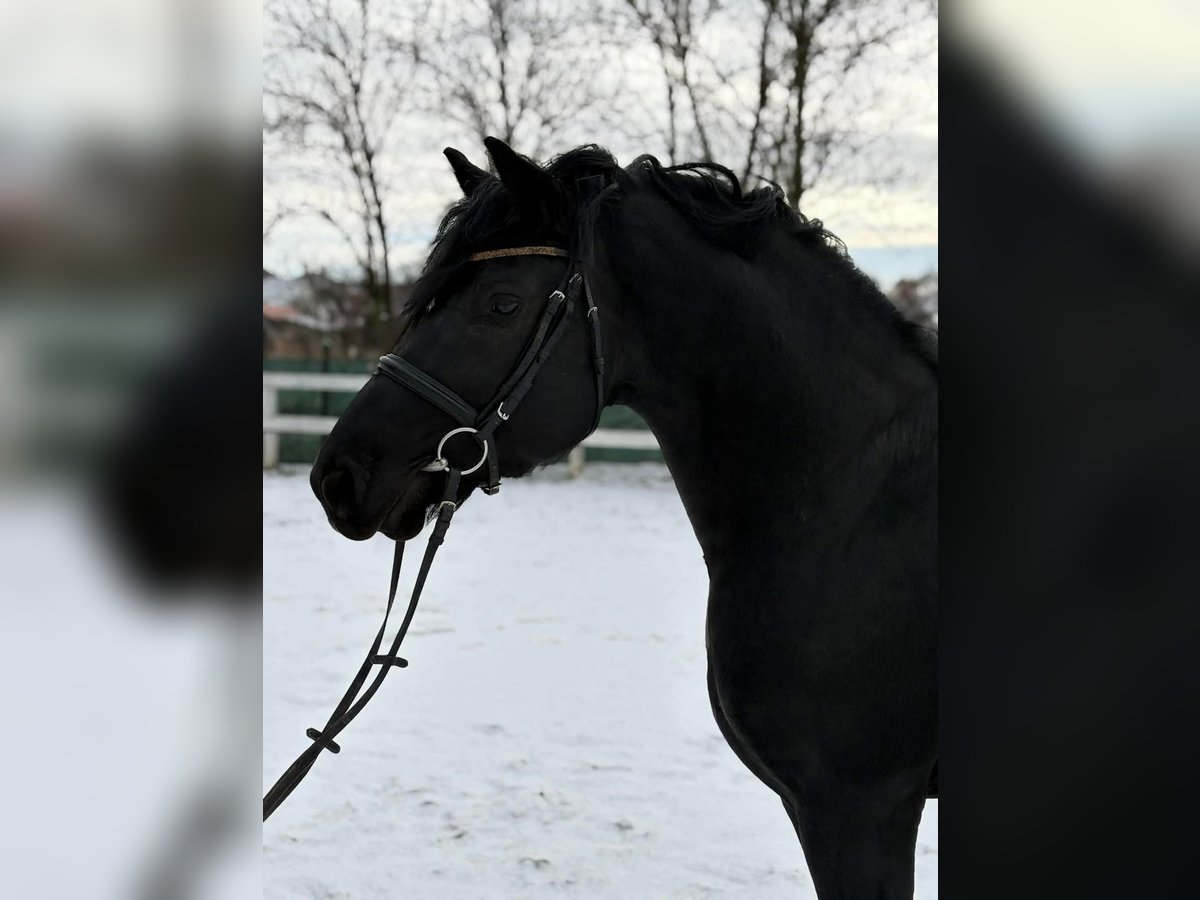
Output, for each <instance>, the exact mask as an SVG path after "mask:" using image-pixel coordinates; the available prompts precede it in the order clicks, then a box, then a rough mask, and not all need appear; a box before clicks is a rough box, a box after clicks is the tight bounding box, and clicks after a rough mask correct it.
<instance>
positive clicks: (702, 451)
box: [312, 139, 938, 898]
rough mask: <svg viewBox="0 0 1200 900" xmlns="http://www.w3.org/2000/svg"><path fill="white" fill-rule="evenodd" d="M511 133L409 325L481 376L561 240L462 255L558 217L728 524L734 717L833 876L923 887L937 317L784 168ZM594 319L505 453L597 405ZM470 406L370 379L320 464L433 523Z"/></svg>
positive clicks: (542, 290) (842, 893) (724, 587)
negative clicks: (445, 441) (524, 151)
mask: <svg viewBox="0 0 1200 900" xmlns="http://www.w3.org/2000/svg"><path fill="white" fill-rule="evenodd" d="M487 143H488V149H489V151H490V153H491V156H492V159H493V162H494V164H495V168H496V170H497V172H498V173H499V177H497V176H493V175H487V174H483V173H482V170H479V169H476V168H475V167H473V166H471V165H470V163H468V162H467V161H466V160H465V158H463V157H462V156H461V154H453V153H448V155H449V156H450V157H451V163H452V165H453V166H454V169H455V173H456V175H457V176H458V179H459V182H460V185H461V186H462V187H463V188H464V190H465V191H467V192H468V196H466V197H464V199H463V200H462V201H460V202H459V203H458V204H456V205H455V206H454V207H453V208H452V209H451V210H450V212H449V213H448V215H447V217H446V219H445V220H444V222H443V223H442V227H441V229H440V230H439V233H438V236H437V239H436V241H435V244H434V248H433V251H432V253H431V255H430V258H429V261H428V263H427V265H426V270H425V273H424V275H423V277H422V279H421V281H420V283H419V284H418V286H417V289H416V291H415V293H414V298H413V302H412V305H411V307H410V309H409V310H408V315H407V322H408V325H407V327H406V329H405V332H404V334H402V335H401V337H400V342H399V345H398V352H401V351H402V352H403V354H404V356H405V357H406V358H407V359H409V360H411V361H412V362H413V363H414V364H416V365H419V366H420V367H421V368H423V369H424V370H425V371H428V372H430V373H431V374H433V375H435V376H436V377H437V378H439V379H440V380H442V381H443V382H445V383H446V384H447V385H449V386H451V387H452V388H453V389H454V390H456V391H457V392H458V393H459V394H460V395H462V396H463V397H464V398H465V399H466V400H468V401H469V402H471V403H474V404H480V403H483V402H484V401H485V400H487V399H488V397H489V396H490V393H491V391H492V390H494V388H495V387H496V385H497V384H498V383H499V381H500V380H501V379H502V378H503V377H504V375H505V374H506V373H507V372H508V370H509V368H510V367H511V366H512V364H513V361H514V360H515V358H516V357H517V356H518V355H519V353H520V352H521V349H522V346H523V341H524V338H525V336H526V335H527V334H528V333H529V329H530V327H531V323H532V322H533V321H534V320H535V319H536V318H537V316H538V315H539V313H540V308H541V303H542V302H543V299H544V297H545V296H546V294H547V293H548V291H549V290H550V289H551V288H552V287H553V286H554V284H555V283H556V282H557V280H558V279H559V278H561V276H562V272H563V269H564V265H565V262H564V261H560V260H555V259H548V258H541V257H519V258H510V259H498V260H491V261H488V262H485V263H464V262H463V260H464V259H465V257H466V255H467V254H468V253H471V252H475V251H478V250H484V249H493V248H498V247H511V246H519V245H523V244H541V245H544V244H557V245H560V246H570V247H571V248H572V249H573V251H574V252H575V253H576V254H577V255H578V256H579V257H580V258H581V259H583V260H584V261H585V264H586V268H587V271H588V273H589V278H590V280H591V284H592V289H593V291H594V293H595V295H596V297H597V300H598V302H599V305H600V307H601V308H602V310H603V312H602V330H603V335H604V346H605V353H606V356H607V357H608V369H607V372H608V377H607V379H606V385H605V387H606V392H607V398H606V399H607V401H608V402H610V403H624V404H627V405H629V406H631V407H633V408H634V409H635V410H637V411H638V412H640V413H641V414H642V415H643V416H644V417H645V419H646V420H647V422H648V423H649V424H650V426H651V428H652V429H653V430H654V433H655V435H656V437H657V438H658V440H659V443H660V444H661V446H662V449H663V454H664V456H665V458H666V460H667V463H668V465H669V466H670V468H671V472H672V474H673V476H674V478H675V482H676V484H677V486H678V488H679V492H680V495H681V496H682V498H683V501H684V505H685V507H686V509H687V513H688V516H689V518H690V520H691V522H692V526H693V528H694V529H695V532H696V537H697V538H698V540H699V542H700V545H701V547H702V549H703V551H704V559H705V562H706V564H707V566H708V571H709V576H710V591H709V598H708V617H707V645H708V660H709V675H708V682H709V694H710V697H711V699H712V708H713V714H714V715H715V717H716V720H717V723H718V725H719V726H720V729H721V732H722V733H723V734H724V735H725V738H726V740H727V741H728V742H729V744H730V746H731V747H732V748H733V750H734V751H735V752H736V753H737V755H738V756H739V758H740V759H741V760H742V761H743V762H744V763H745V764H746V766H747V767H748V768H750V769H751V771H753V772H754V773H755V775H757V776H758V777H759V778H760V779H761V780H762V781H763V782H765V783H766V784H767V785H768V786H770V787H771V788H772V789H773V790H775V791H776V792H777V793H778V794H779V795H780V797H781V798H782V800H783V804H784V807H785V809H786V810H787V812H788V815H789V816H790V817H791V820H792V822H793V824H794V825H795V827H796V831H797V834H798V835H799V838H800V841H801V844H802V845H803V847H804V851H805V855H806V858H807V860H808V864H809V869H810V871H811V872H812V876H813V880H814V882H815V884H816V887H817V891H818V893H819V895H820V896H821V897H822V898H831V897H885V896H886V897H901V896H908V895H910V894H911V893H912V887H913V852H914V845H915V840H916V830H917V824H918V821H919V819H920V815H921V810H922V807H923V805H924V802H925V797H926V795H927V792H929V791H930V790H931V789H935V785H936V762H937V723H936V717H937V704H936V664H937V658H936V599H937V428H938V387H937V362H936V348H935V345H934V342H933V340H932V339H931V338H930V337H929V336H927V335H926V334H925V333H924V332H923V331H922V330H920V329H919V328H917V327H916V326H913V325H911V324H909V323H907V322H906V321H905V320H904V319H902V318H901V317H900V316H899V314H898V313H897V312H896V311H895V310H894V308H893V307H892V306H891V305H890V304H889V303H888V302H887V301H886V299H885V298H883V296H882V295H881V294H880V293H879V292H878V290H877V289H876V288H875V287H874V285H873V284H872V283H871V282H870V281H869V280H868V279H867V278H865V277H864V276H863V275H862V274H861V273H860V272H859V271H858V270H857V269H856V268H855V267H854V265H853V264H852V263H851V262H850V260H849V259H848V258H847V257H846V256H845V252H844V248H843V247H842V246H841V245H840V242H838V241H837V240H836V238H834V237H833V236H832V235H830V234H829V233H828V232H827V231H826V230H825V229H824V228H823V227H822V226H821V224H820V223H819V222H817V221H815V220H808V219H805V218H804V217H802V216H800V215H799V214H798V213H796V212H795V211H794V210H792V209H790V208H789V207H788V206H787V204H786V203H785V201H784V199H783V196H782V194H781V192H780V191H779V190H778V189H776V188H774V187H764V188H759V189H757V190H754V191H751V192H749V193H743V191H742V189H741V186H740V185H739V184H738V182H737V179H736V178H734V176H733V175H732V174H731V173H729V172H728V171H726V170H724V169H723V168H721V167H719V166H712V165H703V166H702V165H694V166H685V167H675V168H664V167H662V166H660V165H659V164H658V162H657V161H656V160H654V159H653V158H650V157H642V158H640V159H638V160H636V161H635V162H634V163H633V164H631V165H630V166H629V167H628V168H625V169H622V168H620V167H618V166H617V164H616V163H615V161H614V160H613V159H612V157H611V156H609V155H608V154H607V153H606V152H605V151H603V150H601V149H599V148H597V147H583V148H580V149H578V150H574V151H571V152H569V153H567V154H564V155H563V156H561V157H559V158H558V159H556V160H554V161H553V162H551V163H550V164H549V165H548V166H546V167H545V168H539V167H537V166H535V165H534V164H532V163H530V162H529V161H528V160H525V159H523V158H522V157H519V156H517V155H516V154H515V153H513V151H512V150H510V149H509V148H508V147H507V146H505V145H504V144H503V143H501V142H499V141H495V140H493V139H489V141H488V142H487ZM514 302H517V303H518V304H519V306H518V308H517V310H516V311H515V312H513V311H512V307H513V303H514ZM586 340H587V335H586V329H585V328H584V326H583V324H582V323H581V324H580V325H579V326H578V327H577V328H575V329H573V330H572V331H571V332H570V333H569V334H568V335H567V336H566V337H565V338H564V345H563V346H562V347H560V349H559V350H558V352H557V353H556V357H555V358H554V359H553V360H551V361H550V362H549V363H547V365H546V366H545V368H544V369H543V372H542V375H540V376H539V380H538V382H537V383H536V384H535V386H534V388H533V390H532V391H531V392H530V394H529V396H528V398H527V399H526V401H525V404H524V406H523V407H522V408H521V410H520V411H519V414H517V415H514V416H513V418H512V421H511V422H507V423H505V425H504V427H503V428H502V429H501V430H500V431H499V432H498V433H497V441H498V445H499V449H500V453H501V472H502V474H504V475H510V476H515V475H522V474H525V473H527V472H528V471H530V470H531V469H532V468H533V467H535V466H537V465H539V464H542V463H544V462H546V461H548V460H551V459H554V458H557V457H559V456H561V455H562V454H563V453H565V452H566V451H567V450H568V449H569V448H570V447H572V446H574V445H575V444H576V443H577V442H578V441H579V440H580V439H582V438H583V437H584V436H585V434H586V433H587V430H588V429H589V428H590V427H591V423H592V404H593V400H592V390H593V388H592V384H591V380H590V378H591V372H590V358H589V353H588V348H587V345H586ZM449 427H450V422H449V420H448V417H447V416H446V415H445V414H444V413H442V412H440V411H439V410H437V409H436V408H434V407H432V406H430V405H429V404H427V403H425V402H424V401H422V400H421V399H420V398H419V397H416V396H414V395H413V394H412V393H411V392H408V391H404V390H400V389H397V388H396V386H395V385H391V384H389V383H387V382H386V380H383V381H381V380H380V379H373V380H372V382H371V383H369V384H368V385H367V386H366V387H364V388H363V390H362V392H361V393H360V394H359V396H358V397H357V398H356V399H355V400H354V402H353V404H352V405H351V407H350V408H349V409H348V410H347V412H346V414H345V415H344V416H343V417H342V419H341V421H340V422H339V423H338V426H337V428H336V429H335V430H334V432H333V434H332V435H331V436H330V438H329V440H328V441H327V442H326V444H325V447H324V449H323V450H322V452H321V456H320V458H319V459H318V461H317V464H316V466H315V467H314V469H313V474H312V483H313V487H314V490H315V491H316V493H317V495H318V497H320V498H321V501H322V503H323V505H324V506H325V509H326V511H327V513H328V515H329V518H330V521H331V523H332V524H333V525H334V527H336V528H337V529H338V530H339V531H341V532H342V533H343V534H346V535H348V536H350V537H354V538H359V539H361V538H365V537H368V536H370V535H371V534H374V533H375V532H376V531H378V530H382V531H384V532H385V533H386V534H388V535H390V536H392V537H399V538H405V537H409V536H411V535H413V534H415V533H416V532H417V531H419V530H420V528H421V526H422V525H423V523H424V520H425V510H426V507H427V506H428V504H429V503H431V502H432V501H433V500H434V499H435V498H436V496H437V493H438V490H439V487H440V482H439V476H437V475H432V474H428V473H422V472H419V471H418V466H419V464H420V463H421V462H422V461H424V460H425V459H428V456H429V452H430V448H431V447H432V446H434V445H435V444H436V442H437V440H438V438H439V437H440V436H441V435H442V434H443V433H444V432H445V431H446V430H447V429H448V428H449ZM476 484H477V482H474V483H472V482H470V481H469V480H467V481H465V482H464V487H463V489H462V492H461V495H460V496H461V499H464V500H465V499H466V496H467V495H468V494H469V493H470V492H471V490H472V489H473V487H474V486H475V485H476ZM714 812H716V811H714Z"/></svg>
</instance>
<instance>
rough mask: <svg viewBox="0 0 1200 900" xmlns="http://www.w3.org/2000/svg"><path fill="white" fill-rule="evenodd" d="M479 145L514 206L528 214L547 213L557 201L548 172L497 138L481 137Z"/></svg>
mask: <svg viewBox="0 0 1200 900" xmlns="http://www.w3.org/2000/svg"><path fill="white" fill-rule="evenodd" d="M483 144H484V146H485V147H487V150H488V155H489V156H490V157H491V158H492V165H494V166H495V167H496V174H497V175H499V176H500V181H501V183H502V184H503V185H504V186H505V187H506V188H507V189H508V192H509V193H510V194H512V196H513V199H514V200H515V201H516V204H517V206H518V207H519V208H521V209H523V210H525V211H526V212H529V213H535V214H540V215H546V214H547V213H549V212H550V211H551V210H552V208H553V204H554V203H555V201H556V200H557V199H558V198H559V191H558V185H556V184H555V183H554V179H553V178H552V177H551V176H550V173H549V172H547V171H546V170H545V169H543V168H542V167H541V166H539V165H538V164H537V163H535V162H534V161H533V160H531V159H528V158H527V157H524V156H521V155H520V154H519V153H517V152H516V151H515V150H513V149H512V148H511V147H510V146H508V144H506V143H504V141H502V140H500V139H499V138H494V137H488V138H484V139H483Z"/></svg>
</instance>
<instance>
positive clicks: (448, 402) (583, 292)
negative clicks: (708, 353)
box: [263, 246, 604, 822]
mask: <svg viewBox="0 0 1200 900" xmlns="http://www.w3.org/2000/svg"><path fill="white" fill-rule="evenodd" d="M512 256H553V257H562V258H565V259H568V260H571V255H570V254H569V253H568V252H567V251H566V250H562V249H559V248H557V247H541V246H537V247H509V248H505V249H502V250H486V251H483V252H480V253H474V254H472V255H470V256H468V257H467V259H466V261H467V262H484V261H486V260H489V259H503V258H507V257H512ZM580 269H581V267H580V266H579V264H578V262H577V261H575V260H571V262H570V263H569V264H568V266H567V271H566V273H565V274H564V275H563V279H562V281H561V282H560V283H559V285H558V287H557V288H555V289H554V290H553V291H551V292H550V296H549V297H548V298H547V299H546V307H545V309H544V310H543V311H542V315H541V318H540V319H539V320H538V324H537V328H535V329H534V331H533V334H532V335H531V336H530V339H529V342H528V343H527V344H526V346H525V350H524V351H523V352H522V354H521V356H520V357H519V358H518V360H517V364H516V365H515V366H514V367H513V370H512V371H511V372H510V373H509V375H508V377H507V378H505V379H504V381H503V382H502V383H501V385H500V387H499V388H498V389H497V390H496V392H495V394H494V395H493V397H492V399H491V401H489V402H488V404H487V405H486V406H484V407H483V409H482V410H477V409H475V407H473V406H471V404H469V403H467V402H466V401H465V400H463V399H462V397H460V396H459V395H458V394H457V393H456V392H455V391H453V390H451V389H450V388H448V387H446V385H444V384H442V382H440V381H438V380H437V379H436V378H434V377H433V376H432V375H430V374H428V373H427V372H425V371H423V370H421V369H420V368H418V367H417V366H415V365H413V364H412V363H410V362H409V361H408V360H406V359H404V358H403V357H400V356H397V355H396V354H394V353H389V354H387V355H386V356H382V357H380V359H379V368H378V369H377V370H376V374H377V375H383V376H385V377H387V378H390V379H391V380H392V381H395V382H396V383H397V384H400V385H402V386H403V387H406V388H408V389H409V390H411V391H413V392H414V393H416V394H418V395H420V396H421V397H423V398H424V399H425V400H428V401H429V402H430V403H431V404H433V405H434V406H436V407H437V408H438V409H440V410H441V411H442V412H444V413H446V414H447V415H448V416H450V418H451V419H453V420H454V421H455V422H457V423H458V425H457V427H455V428H452V429H451V430H450V431H448V432H446V434H445V435H444V436H443V437H442V439H441V441H439V442H438V446H437V451H436V453H435V454H434V458H433V461H432V462H430V463H428V464H426V465H425V466H423V467H422V471H426V472H445V473H446V484H445V488H444V490H443V492H442V500H441V502H440V503H439V504H438V507H437V514H436V515H437V521H436V523H435V524H434V527H433V531H432V532H431V533H430V535H429V542H428V544H426V547H425V555H424V557H423V558H422V560H421V567H420V569H419V570H418V571H417V580H416V582H415V584H414V585H413V591H412V595H411V596H410V598H409V601H408V608H407V609H406V610H405V612H404V619H403V620H402V621H401V623H400V628H399V629H398V630H397V632H396V636H395V637H394V638H393V639H392V643H391V645H390V647H389V648H388V652H387V653H385V654H381V653H380V652H379V651H380V648H381V646H382V643H383V634H384V631H385V630H386V629H387V624H388V617H389V616H390V615H391V613H392V605H393V603H394V602H395V599H396V586H397V585H398V584H399V581H400V567H401V564H402V563H403V559H404V544H405V542H404V541H396V549H395V553H394V555H393V557H392V575H391V584H390V587H389V590H388V600H387V607H386V609H385V610H384V614H383V623H382V624H381V625H380V626H379V631H378V633H377V634H376V635H375V640H374V641H373V642H372V643H371V648H370V650H369V651H368V652H367V657H366V659H365V660H364V661H363V663H362V665H360V666H359V669H358V672H357V673H356V674H355V676H354V679H353V680H352V681H351V682H350V687H349V688H348V689H347V690H346V693H345V694H343V695H342V699H341V700H340V701H339V702H338V705H337V707H336V708H335V709H334V711H333V714H332V715H331V716H330V717H329V719H328V721H327V722H326V723H325V727H324V728H323V729H321V730H320V731H318V730H317V729H315V728H309V729H308V731H307V732H305V733H306V734H307V736H308V737H309V738H310V739H311V740H312V744H310V745H309V746H308V747H307V748H306V749H305V750H304V752H303V753H301V754H300V755H299V756H298V757H296V760H295V761H294V762H293V763H292V764H291V765H290V766H288V768H287V770H286V771H285V772H284V773H283V775H281V776H280V777H279V780H278V781H276V782H275V784H274V785H273V786H272V787H271V789H270V790H269V791H267V794H266V796H265V797H263V821H264V822H265V821H266V820H267V819H268V818H270V816H271V813H273V812H274V811H275V810H276V809H278V808H279V805H280V804H281V803H283V801H284V800H286V799H287V797H288V795H289V794H291V792H292V791H293V790H295V788H296V786H297V785H298V784H299V783H300V782H301V781H302V780H303V779H304V776H305V775H307V774H308V772H309V770H310V769H311V768H312V767H313V764H314V763H315V762H316V761H317V757H318V756H320V755H321V751H322V750H329V751H330V752H332V753H339V752H340V751H341V747H340V746H338V744H337V743H336V742H335V740H334V738H336V737H337V736H338V735H339V734H340V733H341V732H342V730H343V729H345V727H346V726H347V725H349V724H350V722H352V721H353V720H354V718H355V717H356V716H357V715H358V714H359V713H360V712H361V711H362V710H363V708H364V707H365V706H366V705H367V703H368V701H370V699H371V698H372V697H373V696H375V693H376V692H377V691H378V690H379V688H380V686H382V684H383V682H384V679H385V678H386V677H387V674H388V672H390V671H391V670H392V668H393V667H397V668H401V669H402V668H404V667H406V666H407V665H408V661H407V660H405V659H402V658H401V657H400V656H398V655H397V653H398V651H399V649H400V645H401V643H402V642H403V641H404V636H405V635H406V634H407V633H408V627H409V625H410V624H411V623H412V617H413V614H414V613H415V612H416V610H417V603H418V601H419V600H420V599H421V591H422V590H423V589H424V587H425V580H426V578H427V577H428V576H429V569H430V567H431V566H432V565H433V558H434V556H435V555H436V554H437V549H438V547H440V546H441V545H442V542H443V541H444V540H445V537H446V532H447V531H448V530H449V529H450V520H451V519H452V518H453V517H454V513H455V511H456V510H457V509H458V502H457V497H458V491H459V487H460V485H461V484H462V478H463V476H464V475H471V474H473V473H474V472H476V471H477V470H479V469H480V468H482V467H483V466H484V464H485V463H486V465H487V467H488V471H487V478H486V480H485V482H484V484H483V490H484V493H487V494H495V493H496V492H497V491H499V490H500V454H499V450H498V448H497V446H496V431H497V430H498V429H499V428H501V427H502V426H503V425H504V423H505V422H507V421H508V420H509V418H510V417H511V416H512V414H513V413H514V412H515V411H516V409H517V407H518V406H520V404H521V401H522V400H524V399H525V395H526V394H527V393H528V392H529V389H530V387H532V386H533V381H534V379H535V378H536V377H537V373H538V371H539V370H540V369H541V367H542V366H543V365H544V364H545V362H546V360H547V359H549V357H550V353H551V352H552V351H553V350H554V347H555V345H556V344H557V343H558V341H559V339H560V338H561V337H562V336H563V333H564V332H565V331H566V329H567V326H568V324H569V323H570V320H571V319H572V318H573V316H574V311H575V307H576V306H577V305H578V303H579V300H580V297H581V296H582V297H583V298H584V300H585V301H586V304H587V311H586V317H585V320H586V322H587V323H588V329H589V331H590V332H591V337H592V368H593V372H594V374H595V379H596V413H595V416H594V417H593V420H592V427H591V428H590V429H589V433H590V432H591V431H592V430H594V429H595V428H596V426H597V425H598V424H599V422H600V413H601V411H602V410H603V409H604V356H603V355H602V353H601V344H600V315H599V310H598V309H597V308H596V304H595V302H594V301H593V300H592V292H591V288H590V286H589V285H588V282H587V277H586V275H584V273H583V272H582V271H580ZM459 434H469V435H471V436H472V437H473V438H474V439H475V441H476V442H477V443H478V445H479V447H480V448H481V451H482V453H481V455H480V457H479V460H478V462H476V463H475V464H474V465H472V466H470V467H466V468H463V467H458V466H455V465H453V464H452V463H451V462H450V461H449V459H448V457H447V456H446V444H447V442H448V441H449V440H450V438H452V437H454V436H456V435H459ZM373 666H379V667H380V668H379V671H378V672H377V673H376V674H375V677H374V679H373V680H372V681H371V683H370V684H369V685H367V686H366V689H365V690H363V685H365V684H366V683H367V678H368V677H369V676H370V673H371V668H372V667H373ZM360 691H362V695H361V696H359V692H360Z"/></svg>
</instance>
